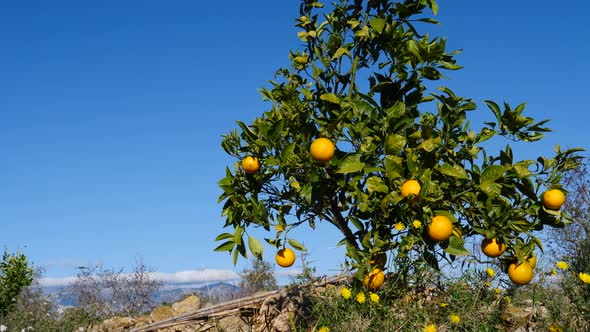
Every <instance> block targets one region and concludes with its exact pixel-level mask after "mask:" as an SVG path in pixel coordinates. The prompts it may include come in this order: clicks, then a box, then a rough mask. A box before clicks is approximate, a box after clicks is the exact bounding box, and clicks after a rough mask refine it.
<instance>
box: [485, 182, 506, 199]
mask: <svg viewBox="0 0 590 332" xmlns="http://www.w3.org/2000/svg"><path fill="white" fill-rule="evenodd" d="M479 187H480V188H481V191H483V192H484V193H485V194H486V195H488V196H490V197H498V196H500V194H501V193H502V185H500V184H499V183H496V182H493V181H483V182H482V183H481V184H480V185H479Z"/></svg>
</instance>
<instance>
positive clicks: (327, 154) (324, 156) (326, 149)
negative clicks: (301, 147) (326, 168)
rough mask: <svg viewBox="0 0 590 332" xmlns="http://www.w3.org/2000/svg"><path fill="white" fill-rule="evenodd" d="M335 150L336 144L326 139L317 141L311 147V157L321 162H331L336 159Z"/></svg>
mask: <svg viewBox="0 0 590 332" xmlns="http://www.w3.org/2000/svg"><path fill="white" fill-rule="evenodd" d="M334 150H335V146H334V143H332V141H330V140H329V139H327V138H325V137H321V138H318V139H316V140H315V141H313V143H311V146H310V147H309V152H310V153H311V157H312V158H313V159H314V160H316V161H321V162H326V161H330V160H331V159H332V157H334Z"/></svg>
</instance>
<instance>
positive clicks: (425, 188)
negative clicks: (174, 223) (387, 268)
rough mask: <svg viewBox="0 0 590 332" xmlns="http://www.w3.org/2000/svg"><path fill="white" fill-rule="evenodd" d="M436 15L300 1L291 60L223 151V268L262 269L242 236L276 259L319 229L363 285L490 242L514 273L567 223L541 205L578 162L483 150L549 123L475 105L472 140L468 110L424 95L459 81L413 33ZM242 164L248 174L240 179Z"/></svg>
mask: <svg viewBox="0 0 590 332" xmlns="http://www.w3.org/2000/svg"><path fill="white" fill-rule="evenodd" d="M437 9H438V7H437V5H436V3H435V1H434V0H406V1H401V2H396V1H389V0H370V1H360V0H356V1H348V0H340V1H339V2H337V3H333V4H331V5H329V6H328V5H326V6H324V4H323V3H321V2H319V1H310V0H302V2H301V5H300V17H299V18H298V19H297V20H296V22H297V23H296V26H297V27H298V29H299V32H298V36H299V38H300V39H301V41H302V46H301V47H302V49H297V50H292V51H290V54H289V56H290V60H291V63H290V66H288V67H287V68H281V69H279V70H278V71H277V72H276V76H275V79H274V80H272V81H270V87H268V88H262V89H261V93H262V95H263V98H264V99H265V100H267V101H269V102H270V104H271V107H270V110H268V111H266V112H264V113H263V114H261V116H260V117H258V118H256V119H255V120H254V121H253V122H252V123H251V124H245V123H243V122H240V121H238V122H237V124H238V126H239V128H238V129H236V130H233V131H230V132H229V133H228V134H227V135H225V136H224V138H223V142H222V147H223V149H224V150H225V151H226V152H227V153H228V154H229V155H231V156H233V157H235V158H236V163H235V165H234V167H233V168H229V167H228V168H227V169H226V176H225V177H224V178H223V179H221V181H220V182H219V185H220V187H221V189H222V190H223V193H222V194H221V196H220V197H219V202H223V212H222V215H223V216H224V218H225V220H226V221H225V227H228V228H230V229H233V231H229V232H225V233H222V234H220V235H219V236H218V237H217V239H216V240H217V241H220V242H221V243H220V245H219V246H218V247H217V248H216V250H217V251H228V252H230V253H231V254H233V259H234V264H235V262H236V261H237V259H238V257H239V256H240V255H241V256H244V257H246V256H247V252H248V251H250V252H251V253H252V254H253V255H255V256H261V255H262V250H263V245H262V241H260V240H258V239H256V238H255V237H253V236H252V235H251V234H249V233H248V230H249V229H251V228H253V227H261V228H264V229H265V230H266V231H268V232H269V234H270V235H269V237H268V238H265V240H266V242H267V243H268V244H270V245H271V246H276V247H277V249H281V248H284V247H286V246H290V247H293V248H294V249H298V250H304V249H305V248H303V246H302V245H301V244H300V243H299V242H298V241H297V240H295V239H293V238H291V237H289V236H288V234H289V232H290V231H291V230H292V229H294V228H296V227H299V226H303V225H308V226H309V227H311V228H312V229H314V228H315V226H316V223H318V222H328V223H330V224H332V225H333V226H334V227H335V228H336V229H338V230H339V231H340V232H341V233H342V236H343V238H342V241H340V243H339V245H344V246H346V254H347V256H348V259H347V263H349V264H350V267H351V268H352V269H354V270H356V271H358V272H357V273H358V277H359V279H360V280H362V278H363V276H366V275H368V274H369V272H371V271H373V272H375V269H377V270H381V269H382V268H383V265H384V264H381V263H376V261H378V260H381V259H374V258H375V257H377V256H379V255H380V254H381V255H382V253H384V252H391V253H394V254H395V255H398V256H404V257H413V258H414V259H420V260H423V261H425V262H428V263H429V264H430V265H432V266H433V267H435V268H436V267H437V266H438V262H439V261H440V260H441V259H454V257H456V256H457V255H468V254H469V251H467V250H466V249H465V247H464V245H463V241H464V240H465V238H468V237H471V236H474V235H480V236H482V237H483V238H485V239H490V240H491V239H495V240H494V241H498V242H499V243H500V244H501V245H502V246H505V247H506V248H507V249H508V250H507V251H506V253H505V256H504V257H506V258H507V259H509V260H511V261H513V260H514V259H515V258H514V257H516V258H517V260H518V262H519V263H520V262H523V261H524V260H525V259H526V258H527V257H528V255H529V254H531V253H532V251H533V250H534V249H535V247H541V250H542V244H541V242H540V241H539V239H538V238H537V237H535V235H534V232H535V231H539V230H541V229H542V228H543V226H544V225H551V226H561V225H563V224H564V223H567V222H568V220H569V218H568V217H567V216H566V215H565V214H564V213H563V212H562V211H560V210H559V207H558V208H557V209H549V208H546V207H544V206H543V203H542V198H541V197H542V193H543V192H544V191H545V190H548V189H550V188H553V189H559V190H563V189H561V187H560V186H559V181H560V179H561V177H562V174H563V173H564V172H566V171H568V170H570V169H572V168H574V167H575V166H576V165H577V164H578V163H579V159H580V157H579V156H578V155H577V152H578V151H580V149H569V150H567V151H562V150H560V149H559V147H556V149H555V155H554V156H553V157H539V158H538V159H536V160H517V159H515V158H514V156H513V153H512V149H511V147H510V145H506V147H505V148H504V149H501V151H499V152H497V153H495V154H494V153H490V152H489V151H487V150H486V149H485V148H484V147H483V145H482V143H484V142H485V141H488V140H490V139H495V140H497V139H500V138H507V139H508V141H509V142H510V141H514V142H533V141H538V140H540V139H541V138H542V137H543V133H544V132H547V131H549V128H546V127H544V125H545V123H546V122H547V120H544V121H540V122H537V121H535V120H534V119H533V118H531V117H528V116H525V115H523V111H524V108H525V105H524V104H520V105H518V106H516V107H512V106H510V105H509V104H507V103H504V105H503V106H502V107H501V106H500V105H498V104H496V103H494V102H492V101H485V102H484V103H485V104H486V106H487V108H489V110H491V115H492V116H491V117H490V118H491V120H490V121H489V122H484V123H483V124H482V125H481V126H479V129H477V130H474V129H471V128H470V121H469V120H468V114H469V113H470V112H471V111H473V110H475V109H476V107H477V106H476V104H475V103H474V102H473V101H471V100H470V99H466V98H463V97H460V96H458V95H456V94H455V93H454V92H453V91H451V90H450V89H449V88H446V87H439V88H438V90H432V91H431V90H429V89H428V88H427V87H426V85H425V82H426V81H436V80H439V79H440V78H442V77H443V74H442V72H443V71H445V70H457V69H460V68H461V67H460V66H459V65H457V64H456V62H455V59H454V56H455V55H456V54H457V53H458V52H448V51H447V50H446V49H445V44H446V39H444V38H439V37H436V38H431V37H429V36H428V35H427V34H423V33H421V32H420V31H419V30H418V25H419V24H420V25H423V24H429V23H437V22H436V21H435V20H434V19H433V18H432V17H429V16H428V14H425V13H424V11H425V10H429V12H430V11H432V12H433V13H434V14H436V11H437ZM314 142H315V143H314ZM310 149H311V150H310ZM332 149H333V150H334V151H332ZM488 150H489V148H488ZM252 158H254V159H255V160H256V161H257V162H258V161H259V167H254V168H252V167H250V168H247V169H244V168H242V167H241V166H240V165H241V163H242V161H244V160H251V159H252ZM253 169H255V171H252V170H253ZM404 184H405V186H404ZM402 187H403V189H402ZM435 217H436V218H435ZM433 218H434V219H433ZM432 220H435V222H434V223H433V222H432ZM431 224H432V227H433V228H432V229H431V228H430V227H431ZM429 234H430V236H429ZM433 234H434V235H433ZM502 249H504V248H502ZM503 252H504V251H502V253H503ZM410 253H411V255H410V256H408V254H410Z"/></svg>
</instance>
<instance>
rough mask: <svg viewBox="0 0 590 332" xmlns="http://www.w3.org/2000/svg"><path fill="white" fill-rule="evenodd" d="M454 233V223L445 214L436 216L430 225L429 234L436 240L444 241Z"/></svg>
mask: <svg viewBox="0 0 590 332" xmlns="http://www.w3.org/2000/svg"><path fill="white" fill-rule="evenodd" d="M451 234H453V224H452V223H451V221H450V220H449V218H447V217H445V216H435V217H434V218H432V221H431V222H430V225H428V236H429V237H430V238H431V239H432V240H433V241H436V242H442V241H446V240H448V239H449V237H450V236H451Z"/></svg>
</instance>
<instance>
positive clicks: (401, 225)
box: [394, 222, 406, 231]
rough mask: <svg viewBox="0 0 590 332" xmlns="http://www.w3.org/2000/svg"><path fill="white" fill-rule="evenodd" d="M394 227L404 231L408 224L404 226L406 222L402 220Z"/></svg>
mask: <svg viewBox="0 0 590 332" xmlns="http://www.w3.org/2000/svg"><path fill="white" fill-rule="evenodd" d="M394 227H395V229H396V230H398V231H403V230H404V228H406V226H404V224H402V223H401V222H398V223H396V224H395V226H394Z"/></svg>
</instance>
